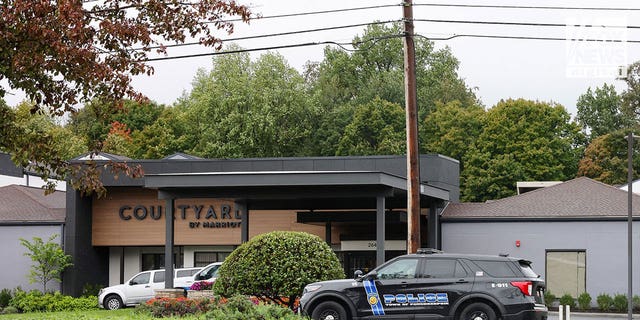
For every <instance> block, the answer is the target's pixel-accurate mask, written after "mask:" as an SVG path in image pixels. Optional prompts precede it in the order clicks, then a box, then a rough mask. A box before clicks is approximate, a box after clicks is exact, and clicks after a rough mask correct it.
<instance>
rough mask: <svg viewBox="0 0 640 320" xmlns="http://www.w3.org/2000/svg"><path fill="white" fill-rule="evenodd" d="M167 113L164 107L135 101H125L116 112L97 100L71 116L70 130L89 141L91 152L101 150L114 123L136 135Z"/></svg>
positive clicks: (88, 146)
mask: <svg viewBox="0 0 640 320" xmlns="http://www.w3.org/2000/svg"><path fill="white" fill-rule="evenodd" d="M163 110H164V106H162V105H158V104H157V103H154V102H151V101H146V102H142V103H141V102H137V101H133V100H125V101H123V103H122V106H121V107H120V108H118V109H117V110H113V109H112V108H111V106H110V105H109V104H108V103H107V102H105V101H102V100H100V99H95V100H93V101H91V102H90V103H88V104H87V105H86V106H85V107H84V108H82V109H80V110H78V111H77V112H76V113H73V114H72V115H71V118H70V121H69V124H68V127H69V128H71V129H72V130H73V132H75V133H76V134H77V135H79V136H81V137H83V138H84V139H86V141H88V143H89V145H87V148H89V149H90V150H100V148H101V145H102V144H103V143H104V141H105V139H106V138H107V136H108V135H109V133H110V131H111V129H112V127H113V123H114V122H118V123H121V124H124V125H126V126H127V128H128V129H129V130H131V133H134V132H138V131H141V130H143V129H144V128H145V127H146V126H149V125H152V124H153V123H155V121H157V120H158V117H160V115H161V114H162V112H163ZM141 143H142V144H144V142H141ZM104 151H107V150H104ZM107 152H109V151H107Z"/></svg>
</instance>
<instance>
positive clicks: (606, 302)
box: [596, 293, 613, 312]
mask: <svg viewBox="0 0 640 320" xmlns="http://www.w3.org/2000/svg"><path fill="white" fill-rule="evenodd" d="M596 302H597V303H598V309H600V311H605V312H606V311H609V310H611V307H612V306H613V298H611V296H610V295H608V294H606V293H601V294H600V295H598V297H597V298H596Z"/></svg>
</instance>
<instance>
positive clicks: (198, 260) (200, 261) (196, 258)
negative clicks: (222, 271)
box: [193, 251, 231, 267]
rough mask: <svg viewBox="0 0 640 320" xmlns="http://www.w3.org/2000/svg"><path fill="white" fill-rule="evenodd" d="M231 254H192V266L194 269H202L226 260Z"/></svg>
mask: <svg viewBox="0 0 640 320" xmlns="http://www.w3.org/2000/svg"><path fill="white" fill-rule="evenodd" d="M229 254H231V252H213V251H206V252H194V253H193V264H194V267H204V266H207V265H208V264H211V263H214V262H222V261H224V259H226V258H227V257H228V256H229Z"/></svg>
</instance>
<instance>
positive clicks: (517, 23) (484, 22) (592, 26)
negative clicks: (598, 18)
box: [413, 19, 640, 29]
mask: <svg viewBox="0 0 640 320" xmlns="http://www.w3.org/2000/svg"><path fill="white" fill-rule="evenodd" d="M413 21H419V22H435V23H461V24H491V25H507V26H533V27H586V28H625V29H640V26H623V25H618V26H616V25H593V24H585V25H581V24H577V25H572V24H563V23H543V22H506V21H477V20H476V21H474V20H442V19H414V20H413Z"/></svg>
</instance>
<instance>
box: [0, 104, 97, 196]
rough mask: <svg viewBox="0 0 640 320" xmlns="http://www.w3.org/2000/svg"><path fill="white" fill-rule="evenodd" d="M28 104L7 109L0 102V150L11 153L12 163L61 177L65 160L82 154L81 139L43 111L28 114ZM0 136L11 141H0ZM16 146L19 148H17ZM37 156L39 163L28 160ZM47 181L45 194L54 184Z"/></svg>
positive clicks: (30, 106) (82, 145)
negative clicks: (7, 137) (38, 155)
mask: <svg viewBox="0 0 640 320" xmlns="http://www.w3.org/2000/svg"><path fill="white" fill-rule="evenodd" d="M32 106H33V105H32V104H30V103H26V102H25V103H22V104H20V105H19V106H18V107H17V108H10V107H9V106H7V105H6V104H5V103H4V102H3V101H2V100H0V151H4V152H11V151H12V150H13V153H12V159H13V161H14V162H15V163H16V164H18V165H20V166H22V167H29V168H30V169H31V170H33V171H35V172H37V173H39V174H41V175H43V176H44V177H45V178H46V177H64V176H65V171H64V170H62V169H61V168H63V167H64V165H65V163H66V160H67V159H70V158H72V157H75V156H78V155H79V154H81V153H83V152H85V151H86V148H85V147H84V145H85V144H84V140H82V139H81V138H78V137H76V136H75V135H74V134H73V133H72V132H71V131H69V130H68V129H66V128H63V127H61V126H60V125H58V124H57V123H56V119H55V117H54V116H52V115H50V114H47V113H46V111H45V110H38V111H35V112H33V113H32V112H31V110H32ZM2 136H12V137H14V138H13V139H10V140H2V138H1V137H2ZM18 146H20V147H18ZM33 153H40V154H41V156H40V157H39V159H40V161H41V162H31V161H29V159H30V157H29V155H30V154H33ZM46 181H47V192H52V191H54V190H55V189H54V188H55V182H54V181H52V180H49V179H46Z"/></svg>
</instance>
